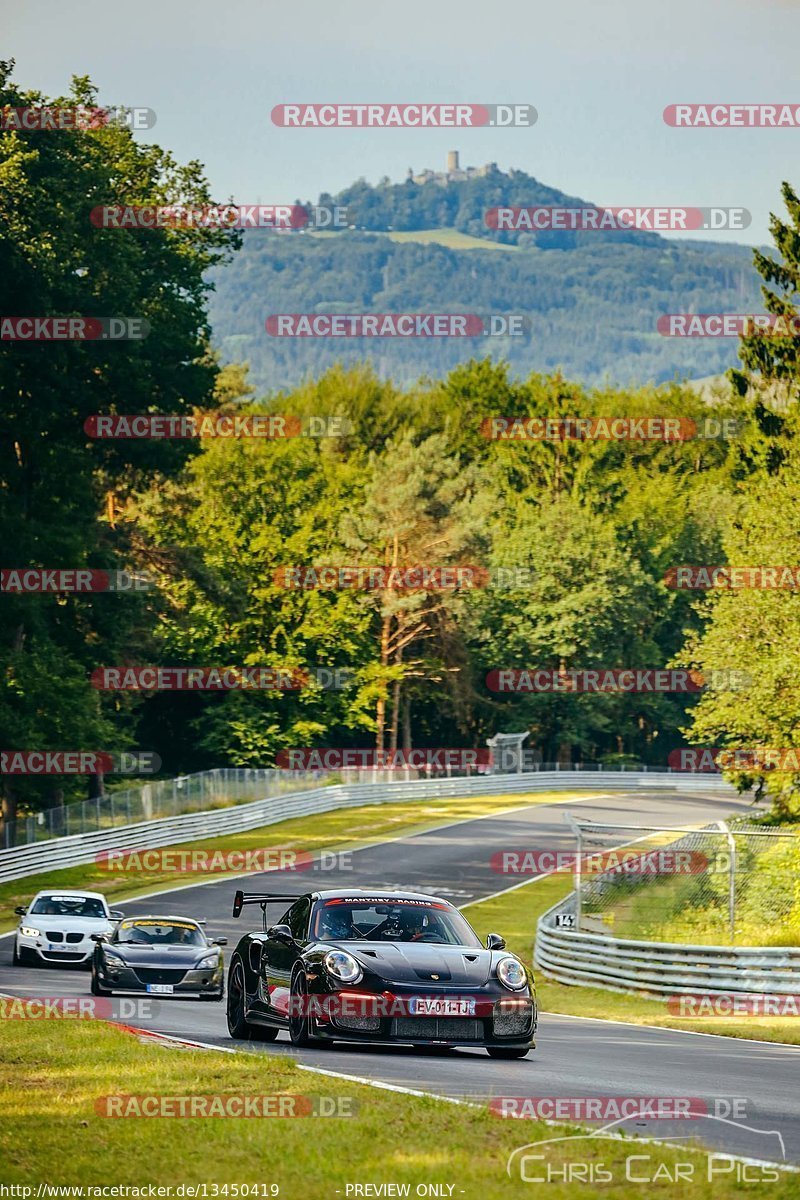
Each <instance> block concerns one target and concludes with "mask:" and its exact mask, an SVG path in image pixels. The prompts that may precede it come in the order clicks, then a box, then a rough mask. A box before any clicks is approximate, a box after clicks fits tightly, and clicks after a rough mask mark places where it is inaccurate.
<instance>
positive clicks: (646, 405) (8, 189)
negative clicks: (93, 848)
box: [0, 64, 800, 817]
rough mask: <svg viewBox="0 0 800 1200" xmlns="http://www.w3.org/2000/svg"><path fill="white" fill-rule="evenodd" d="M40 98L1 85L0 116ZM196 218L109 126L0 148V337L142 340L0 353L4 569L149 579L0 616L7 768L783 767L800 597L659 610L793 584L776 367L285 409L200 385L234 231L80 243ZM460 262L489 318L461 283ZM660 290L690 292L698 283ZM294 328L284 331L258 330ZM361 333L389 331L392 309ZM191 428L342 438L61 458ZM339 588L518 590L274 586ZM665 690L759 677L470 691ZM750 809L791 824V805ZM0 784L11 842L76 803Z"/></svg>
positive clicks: (526, 377)
mask: <svg viewBox="0 0 800 1200" xmlns="http://www.w3.org/2000/svg"><path fill="white" fill-rule="evenodd" d="M43 99H44V98H43V97H41V96H39V95H38V93H30V92H25V91H23V90H22V89H20V88H18V87H17V86H16V85H15V84H14V83H13V82H12V80H11V69H10V65H9V64H0V105H3V104H9V105H20V104H30V103H41V102H43ZM63 99H64V102H71V103H74V102H76V101H79V102H82V103H86V104H91V103H94V101H95V93H94V90H93V89H92V86H91V84H90V82H89V81H88V80H86V79H78V80H76V81H75V83H74V94H73V95H72V96H71V97H67V98H63ZM783 198H784V202H785V206H786V210H787V215H786V216H785V217H783V218H782V219H779V218H777V217H776V218H774V219H773V228H772V232H773V238H774V242H775V251H774V256H764V255H761V254H759V255H757V256H756V263H755V266H756V268H757V271H758V273H759V275H760V277H761V279H762V281H763V283H764V287H765V299H766V304H767V308H768V310H769V311H774V312H781V313H793V312H794V311H795V309H794V305H795V303H796V301H797V294H798V290H800V250H798V247H800V201H798V199H797V196H796V195H795V193H794V192H793V191H792V189H791V188H790V187H789V186H788V185H784V189H783ZM208 200H209V196H208V186H207V184H206V182H205V180H204V176H203V171H202V167H201V166H200V165H199V164H197V163H190V164H188V165H186V166H181V165H180V164H178V163H176V162H175V161H174V160H173V158H172V157H171V155H170V154H169V153H167V152H165V151H162V150H160V149H158V148H156V147H152V146H146V145H141V144H138V143H136V142H135V141H134V139H133V137H132V136H131V135H130V133H128V132H127V131H126V130H125V129H122V128H105V129H100V130H96V131H91V132H75V133H69V134H66V135H60V136H58V137H51V136H44V135H42V134H29V133H18V132H8V133H2V134H0V210H1V211H2V215H3V218H4V220H3V227H2V230H1V231H0V290H2V298H3V308H2V311H3V312H4V313H10V312H14V313H17V314H30V315H42V314H48V315H55V314H58V315H77V314H97V315H127V316H137V317H144V318H146V319H147V320H148V321H149V322H150V325H151V327H152V332H151V334H150V336H149V337H148V338H147V339H145V340H144V341H141V342H135V341H129V342H120V343H116V344H115V343H91V342H89V343H83V342H62V343H34V344H23V343H14V342H6V341H0V395H1V397H2V400H1V403H2V416H1V417H0V431H2V437H1V439H0V537H1V538H2V544H3V547H4V563H3V565H4V566H6V567H20V566H39V567H55V566H63V567H82V566H89V567H97V568H106V569H111V568H127V569H136V570H140V571H143V572H146V573H147V575H148V576H150V578H151V579H152V580H153V581H154V583H155V586H154V587H153V588H152V589H151V590H146V591H142V592H139V593H137V594H135V595H123V594H96V595H70V594H61V595H12V594H4V595H3V596H2V597H0V679H1V682H0V729H1V730H2V746H3V748H4V749H15V748H24V749H30V748H38V747H46V748H49V749H62V748H63V749H73V748H87V749H98V748H100V749H104V748H114V749H124V748H132V747H141V748H142V749H146V750H150V751H154V752H156V753H157V754H158V755H159V756H160V757H161V759H162V760H163V769H164V772H165V774H173V773H176V772H185V771H192V770H201V769H204V768H206V767H211V766H223V765H228V764H229V765H246V766H270V765H272V764H273V763H274V762H275V759H276V755H277V754H278V753H279V752H280V751H281V750H282V749H286V748H288V747H297V746H314V745H319V746H341V747H345V746H364V745H369V744H375V743H376V740H377V741H378V743H379V744H384V745H386V746H395V745H398V746H415V747H417V746H482V745H484V743H485V740H486V738H487V737H488V736H490V735H491V734H493V733H494V732H497V731H511V730H522V729H526V730H529V731H530V737H529V745H530V746H531V747H532V748H534V749H536V750H537V751H538V752H539V753H540V754H541V756H542V758H543V759H544V760H554V759H560V760H562V761H567V760H571V761H576V760H581V761H584V762H590V761H637V762H638V761H642V762H647V763H653V764H664V763H666V761H667V756H668V754H669V752H670V750H672V749H673V748H675V747H677V746H682V745H686V744H703V745H714V746H726V745H727V746H740V745H766V746H782V747H787V746H792V745H795V744H796V743H798V742H800V734H799V733H798V716H799V715H800V683H799V682H798V679H797V672H796V664H797V662H798V650H799V649H800V602H798V598H797V596H796V594H794V593H792V592H789V591H753V590H750V591H738V592H734V591H729V592H724V591H723V592H719V593H715V594H713V595H711V596H709V595H708V594H707V593H702V592H682V591H678V590H675V589H674V588H670V587H669V586H667V585H666V584H665V582H664V576H665V574H666V573H667V572H668V571H669V570H670V568H672V567H674V566H676V565H677V564H682V563H698V564H717V563H721V562H725V561H728V562H731V563H734V564H738V565H747V566H752V565H756V564H758V563H773V564H797V563H798V562H800V519H798V517H799V516H800V505H799V503H798V501H799V500H800V483H798V478H799V476H798V470H797V466H798V460H799V459H800V451H798V449H797V426H798V417H797V412H798V409H797V400H798V385H800V359H799V358H798V350H797V343H796V341H793V340H792V339H783V340H782V341H779V340H777V339H767V338H764V337H763V336H753V337H750V338H747V339H745V340H744V342H743V343H742V347H741V356H742V363H741V369H740V370H739V371H737V372H736V373H735V374H734V376H733V377H732V384H733V386H732V388H731V389H730V395H726V396H723V395H722V394H721V395H720V397H719V398H718V400H717V402H716V404H715V405H714V407H713V408H709V407H708V405H707V403H706V402H704V401H703V400H702V399H700V398H699V397H698V395H697V394H696V393H695V392H694V391H693V390H692V389H689V388H686V387H684V386H682V385H680V384H677V383H674V384H664V385H662V386H660V387H653V386H643V387H635V388H628V389H625V390H621V389H617V388H613V387H610V386H608V387H596V388H593V389H590V388H588V387H586V386H585V385H581V384H578V383H574V382H570V381H569V380H568V379H567V378H565V377H564V376H563V375H562V374H560V373H558V372H555V371H552V372H548V373H536V372H533V373H532V372H530V371H528V372H525V373H524V374H519V373H518V372H516V371H515V368H514V364H513V361H512V362H511V363H510V364H509V363H507V362H503V361H498V360H497V358H496V357H495V358H494V359H491V358H487V357H480V356H476V357H474V358H472V359H471V360H470V361H468V362H466V363H461V364H456V365H453V366H451V367H450V369H448V370H447V371H445V372H442V375H441V378H432V379H431V378H429V379H427V380H426V379H425V378H421V379H420V380H418V381H416V382H415V383H413V384H412V385H408V384H407V383H406V382H405V381H403V383H404V386H401V381H399V380H395V381H393V380H391V379H386V378H381V377H380V375H379V374H377V373H376V372H375V371H374V370H373V369H372V368H371V367H370V366H369V365H368V364H344V365H332V366H331V367H330V368H329V369H327V370H326V371H325V372H324V373H320V374H318V375H315V376H314V377H313V378H309V379H308V380H306V381H305V382H302V383H296V382H294V381H293V380H292V378H291V373H290V372H289V371H287V373H286V376H285V378H284V385H283V387H282V389H277V388H276V389H275V390H273V391H271V392H270V393H269V394H267V395H264V394H263V393H261V392H260V391H258V390H256V389H254V385H253V383H252V381H251V380H250V379H249V378H248V374H247V371H246V369H245V367H244V366H243V365H240V364H233V365H227V366H223V365H221V364H220V362H219V360H218V358H217V357H216V356H215V354H214V353H213V351H212V348H211V333H210V326H209V321H208V318H207V315H206V306H207V302H208V289H209V287H210V278H211V277H213V278H215V279H216V280H217V281H219V280H220V279H224V278H225V272H227V271H231V270H233V267H232V266H231V265H226V264H228V263H230V261H231V259H232V260H233V261H234V262H235V260H236V255H237V251H238V248H239V244H240V240H241V239H240V238H239V236H238V235H236V234H234V233H222V232H214V231H210V230H200V231H198V230H196V229H195V230H174V229H161V230H152V231H147V232H145V233H141V232H135V231H134V232H131V231H127V230H97V229H95V228H93V227H92V225H91V223H90V222H89V220H88V215H87V214H88V212H89V210H90V209H91V208H92V207H94V206H95V205H97V204H113V203H173V202H178V201H182V202H187V203H189V202H191V203H195V204H197V203H203V202H208ZM264 245H266V243H264ZM308 246H309V241H308V239H305V240H303V239H294V238H283V239H280V247H279V248H280V253H281V254H282V255H283V256H284V258H285V259H286V260H287V261H289V260H291V259H292V256H293V255H296V256H297V259H298V261H299V262H300V263H301V266H302V270H303V271H307V272H308V273H307V276H306V283H305V285H304V286H305V288H306V291H307V296H308V299H307V301H306V307H311V306H312V305H313V304H314V303H315V302H316V301H318V300H319V299H321V298H323V297H324V293H323V292H322V291H321V290H320V285H319V284H318V285H317V286H316V288H313V287H312V284H313V282H314V273H313V270H312V269H310V268H309V267H308V264H307V263H306V261H305V256H307V255H308V254H309V253H310V251H309V249H308ZM370 252H371V251H370V250H369V247H368V246H367V245H366V243H365V247H364V253H365V255H367V256H368V255H369V253H370ZM596 252H597V251H595V253H596ZM628 252H630V253H636V254H638V253H644V251H643V250H639V249H638V248H636V249H633V248H628V249H627V250H614V249H613V248H612V247H607V248H606V250H605V253H607V254H608V255H609V256H610V257H609V266H610V267H613V270H614V271H615V272H617V273H618V275H619V279H618V284H617V286H618V287H619V288H620V289H624V288H625V287H626V282H625V275H626V267H625V262H626V259H625V255H626V254H627V253H628ZM553 253H555V252H553ZM587 253H588V251H587ZM665 253H672V251H671V250H669V251H666V250H665ZM675 253H677V252H675ZM494 254H495V255H496V258H497V259H500V258H502V259H503V261H505V260H506V257H505V255H503V254H502V252H497V251H495V252H494ZM509 257H510V256H509ZM474 261H475V262H476V268H475V272H476V289H477V291H478V292H480V295H481V298H483V293H482V292H481V291H480V289H482V288H484V287H487V286H489V285H488V284H487V283H486V279H485V278H484V277H483V275H482V270H483V267H482V265H481V266H478V265H477V260H474ZM492 261H493V262H494V261H495V259H494V258H493V259H492ZM302 264H305V265H302ZM420 269H421V270H422V266H421V268H420ZM686 269H687V271H688V272H689V274H688V275H687V287H691V285H692V280H694V282H695V284H696V283H697V274H692V273H691V268H690V267H689V266H688V265H687V267H686ZM731 269H732V270H733V267H732V268H731ZM242 280H247V289H248V292H249V294H248V295H245V292H244V290H242V292H241V294H242V300H243V302H244V301H245V299H246V300H247V302H248V303H249V304H250V305H251V306H252V307H254V308H258V307H259V306H260V305H262V304H263V302H264V299H265V297H264V293H263V292H262V290H261V286H260V283H259V280H258V277H251V276H247V275H245V276H242V277H240V282H239V284H238V285H237V286H238V287H239V288H240V289H243V288H244V283H243V282H242ZM594 282H595V284H596V285H597V286H598V287H602V285H603V280H602V278H600V279H595V281H594ZM583 286H584V287H586V288H587V290H588V289H590V286H591V284H590V281H588V280H587V281H586V283H585V284H584V285H583ZM627 286H629V287H631V288H635V281H633V282H629V284H628V285H627ZM679 290H680V289H679ZM339 294H340V295H341V294H342V293H341V285H340V292H339ZM357 298H359V297H354V299H357ZM360 300H361V302H362V303H364V302H365V300H366V298H365V297H364V296H361V297H360ZM630 300H631V296H629V302H630ZM293 307H294V308H295V309H297V308H298V307H303V306H298V305H294V306H293V305H291V304H282V305H281V309H282V310H283V311H291V310H292V308H293ZM385 307H386V309H387V310H388V311H393V310H394V311H403V310H404V309H405V310H406V311H407V310H408V307H407V305H406V304H404V302H403V297H399V296H398V295H397V294H396V293H391V292H387V294H386V304H385ZM437 307H442V306H437ZM511 307H513V306H511ZM688 307H689V305H688V304H684V305H682V310H683V311H685V310H687V309H688ZM734 307H735V306H734ZM593 336H596V337H597V338H598V339H602V338H603V337H604V336H605V331H604V330H603V329H602V328H596V329H595V331H594V334H593ZM424 373H425V364H424V363H422V362H421V363H419V369H418V371H417V374H418V375H419V376H424ZM210 410H214V411H217V412H220V411H221V412H224V413H234V412H236V413H251V414H252V413H263V412H271V413H276V414H291V415H294V416H296V417H298V418H300V425H301V427H302V426H303V423H304V421H307V420H308V419H309V418H310V417H312V416H313V417H333V416H336V417H338V418H340V419H341V425H340V428H341V430H342V432H340V433H338V434H337V435H335V436H328V437H320V438H315V437H303V436H300V437H293V438H284V439H273V440H267V439H257V438H248V439H206V440H202V441H186V440H183V441H180V440H175V441H171V440H161V441H159V440H148V441H135V440H130V441H125V440H118V441H102V440H97V439H94V438H92V437H90V436H88V435H87V434H86V433H85V432H84V422H85V421H86V419H87V417H89V416H91V415H92V414H97V413H102V414H107V413H122V414H134V413H152V414H159V413H164V414H169V413H186V414H190V413H199V412H206V411H210ZM709 414H713V417H714V418H715V419H722V418H724V417H727V416H730V417H734V418H736V419H737V420H738V421H739V422H740V427H741V433H740V434H739V436H737V437H735V438H731V439H708V440H701V439H696V440H691V441H687V442H683V443H680V444H674V443H665V442H657V441H633V442H615V441H591V442H585V443H578V442H558V441H551V442H544V441H538V442H537V441H530V442H525V441H491V440H489V439H487V438H486V437H485V436H483V434H482V432H481V425H482V422H483V421H484V420H485V418H487V417H490V416H492V415H502V416H547V417H573V416H586V415H624V416H639V415H652V416H677V417H685V418H689V419H694V420H696V421H698V422H702V421H703V419H704V418H705V417H707V416H708V415H709ZM345 563H359V564H366V565H373V564H375V565H384V564H392V565H398V566H401V567H406V566H415V565H419V564H421V563H424V564H431V563H433V564H436V565H441V566H447V565H457V564H475V565H478V566H481V567H486V568H498V567H508V568H515V567H526V568H529V569H530V582H529V583H528V584H527V585H525V586H522V587H518V588H515V589H512V590H503V589H498V588H492V587H487V588H478V589H472V590H461V591H454V590H449V591H442V590H435V589H428V590H426V589H422V590H419V591H414V592H405V593H402V592H397V591H392V590H384V591H377V590H373V591H361V592H359V591H355V590H340V591H326V590H323V589H312V590H299V591H298V590H291V589H287V588H286V587H283V586H282V585H281V583H280V579H279V576H277V575H276V573H277V572H279V570H280V568H281V567H285V566H290V565H293V564H307V565H328V564H345ZM119 664H131V665H144V664H161V665H167V666H170V665H191V666H243V667H244V666H266V667H275V668H279V669H287V668H289V669H298V670H308V671H309V672H313V671H314V670H315V669H317V668H322V667H325V668H337V667H338V668H344V669H345V670H346V671H347V672H349V676H348V679H347V682H346V685H345V686H344V687H343V688H341V689H336V690H334V689H326V688H323V687H320V686H316V685H313V684H311V685H309V686H307V687H303V688H300V689H297V690H291V691H278V690H273V691H266V690H240V691H230V692H222V693H213V694H211V693H200V692H187V693H171V692H161V693H155V694H146V695H143V694H141V693H137V692H122V693H115V692H103V691H99V690H98V689H96V688H95V687H93V686H92V684H91V682H90V676H91V674H92V672H93V671H95V670H96V668H97V667H99V666H113V665H119ZM668 664H676V665H690V666H697V667H699V668H701V669H702V670H704V671H714V670H722V671H724V670H738V671H746V672H749V673H750V675H751V676H752V679H753V683H752V686H751V687H750V688H749V689H747V690H743V691H732V692H724V691H720V692H715V691H708V692H705V693H704V694H702V695H701V696H700V697H699V699H698V698H697V697H687V696H682V695H665V694H656V695H653V694H639V695H631V694H605V695H577V694H575V695H558V696H554V695H503V694H498V693H496V692H493V691H492V690H491V689H490V688H488V687H487V685H486V675H487V673H488V672H490V671H493V670H496V669H498V668H508V669H510V668H534V667H541V668H550V669H559V668H565V669H571V668H575V669H585V668H592V667H608V668H614V667H652V668H655V667H662V666H665V665H668ZM777 783H778V784H779V785H780V787H781V789H782V793H781V794H782V796H783V800H782V802H783V803H784V804H785V805H787V806H790V805H791V804H793V803H794V801H793V800H792V799H791V797H792V794H793V793H792V791H791V787H792V784H793V780H792V779H781V780H779V781H777ZM2 786H3V811H4V814H5V816H6V817H10V816H11V815H13V812H14V810H15V808H16V807H17V806H18V805H21V806H23V807H31V808H36V807H41V806H46V805H49V804H51V803H53V802H54V800H55V799H57V798H59V797H61V796H65V797H67V798H69V797H70V796H72V795H76V794H78V792H79V790H80V789H82V788H83V789H85V788H86V786H87V785H86V781H85V780H83V781H80V780H76V779H70V778H51V779H50V780H48V781H46V782H45V781H38V780H33V779H26V778H24V777H14V778H13V779H12V778H10V777H6V778H4V779H3V781H2ZM90 786H91V782H90ZM94 786H97V783H96V782H95V783H94Z"/></svg>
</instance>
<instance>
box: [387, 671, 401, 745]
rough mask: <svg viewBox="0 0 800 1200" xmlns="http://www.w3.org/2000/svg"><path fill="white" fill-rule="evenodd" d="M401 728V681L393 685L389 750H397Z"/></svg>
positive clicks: (396, 680)
mask: <svg viewBox="0 0 800 1200" xmlns="http://www.w3.org/2000/svg"><path fill="white" fill-rule="evenodd" d="M399 726H400V680H399V679H395V681H394V683H393V684H392V724H391V728H390V730H389V749H390V750H391V751H392V752H394V751H396V750H397V732H398V729H399Z"/></svg>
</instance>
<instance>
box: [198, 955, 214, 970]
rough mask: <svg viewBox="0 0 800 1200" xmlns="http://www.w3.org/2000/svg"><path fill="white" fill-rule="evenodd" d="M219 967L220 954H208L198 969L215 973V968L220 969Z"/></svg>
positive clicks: (201, 960)
mask: <svg viewBox="0 0 800 1200" xmlns="http://www.w3.org/2000/svg"><path fill="white" fill-rule="evenodd" d="M218 966H219V955H218V954H207V955H206V956H205V958H201V959H200V962H199V963H198V964H197V968H196V969H197V970H198V971H213V970H214V968H215V967H218Z"/></svg>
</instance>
